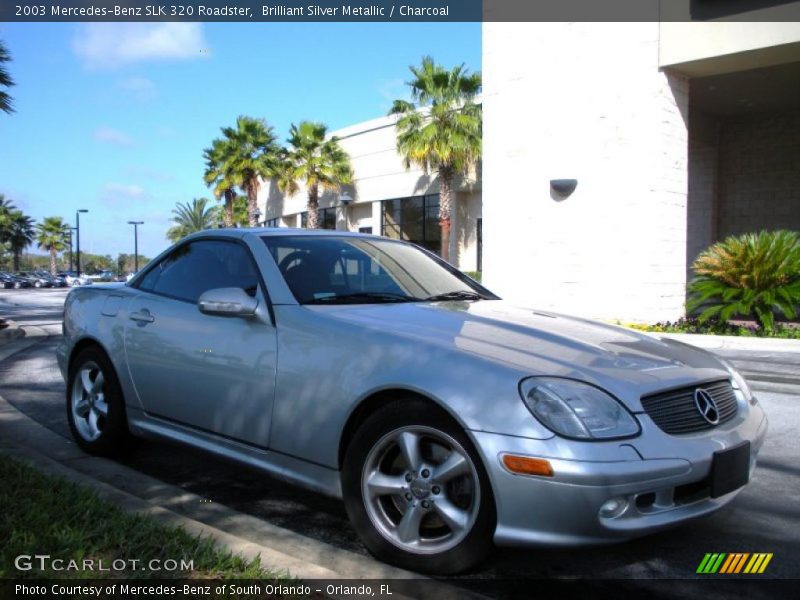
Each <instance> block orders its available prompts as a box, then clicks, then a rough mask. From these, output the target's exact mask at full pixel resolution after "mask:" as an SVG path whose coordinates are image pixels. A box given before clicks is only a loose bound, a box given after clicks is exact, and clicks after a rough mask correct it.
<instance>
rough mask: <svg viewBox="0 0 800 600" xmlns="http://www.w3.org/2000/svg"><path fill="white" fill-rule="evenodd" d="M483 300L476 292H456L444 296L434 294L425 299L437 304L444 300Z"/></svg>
mask: <svg viewBox="0 0 800 600" xmlns="http://www.w3.org/2000/svg"><path fill="white" fill-rule="evenodd" d="M484 299H485V298H484V297H483V296H481V295H480V294H478V293H476V292H470V291H468V290H458V291H455V292H445V293H444V294H436V295H434V296H428V297H427V298H425V300H426V301H428V302H439V301H444V300H484Z"/></svg>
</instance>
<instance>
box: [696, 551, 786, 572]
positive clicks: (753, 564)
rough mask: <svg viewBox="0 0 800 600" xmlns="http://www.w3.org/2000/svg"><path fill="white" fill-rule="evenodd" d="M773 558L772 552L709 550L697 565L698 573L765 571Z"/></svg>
mask: <svg viewBox="0 0 800 600" xmlns="http://www.w3.org/2000/svg"><path fill="white" fill-rule="evenodd" d="M771 560H772V553H771V552H755V553H753V554H751V553H749V552H729V553H726V552H709V553H707V554H706V555H705V556H704V557H703V560H702V561H701V562H700V566H699V567H697V573H701V574H704V575H713V574H714V573H719V574H724V575H735V574H738V573H750V574H757V573H763V572H764V571H765V570H766V568H767V565H768V564H769V561H771Z"/></svg>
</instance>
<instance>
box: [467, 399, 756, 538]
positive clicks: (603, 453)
mask: <svg viewBox="0 0 800 600" xmlns="http://www.w3.org/2000/svg"><path fill="white" fill-rule="evenodd" d="M637 417H638V418H639V421H640V423H641V425H642V434H641V435H640V436H639V437H637V438H634V439H632V440H620V441H614V442H576V441H570V440H565V439H563V438H559V437H553V438H550V439H547V440H532V439H527V438H518V437H511V436H505V435H500V434H494V433H487V432H479V431H472V432H470V433H471V435H472V436H473V439H474V441H475V442H476V447H477V448H478V451H479V452H480V453H481V454H482V458H483V462H484V465H486V466H487V472H488V475H489V479H490V481H491V483H492V488H493V492H494V497H495V504H496V508H497V529H496V530H495V542H496V543H497V544H498V545H501V546H520V545H523V546H531V545H545V546H570V545H584V544H599V543H609V542H615V541H621V540H625V539H630V538H633V537H638V536H642V535H645V534H649V533H652V532H655V531H659V530H661V529H665V528H667V527H671V526H674V525H677V524H680V523H683V522H685V521H688V520H690V519H694V518H696V517H700V516H702V515H706V514H709V513H711V512H714V511H716V510H718V509H720V508H722V507H723V506H724V505H725V504H727V503H728V502H730V501H731V500H733V498H735V497H736V495H737V494H738V493H739V491H741V489H743V488H739V489H738V490H735V491H733V492H731V493H728V494H725V495H724V496H720V497H718V498H712V497H710V495H709V493H708V490H707V488H706V487H705V483H706V481H707V479H708V477H709V474H710V472H711V463H712V457H713V455H714V452H717V451H720V450H726V449H728V448H732V447H734V446H736V445H738V444H741V443H742V442H744V441H749V442H750V465H749V468H750V476H751V478H752V475H753V472H754V469H755V464H756V457H757V455H758V451H759V450H760V448H761V446H762V444H763V442H764V438H765V437H766V432H767V419H766V416H765V415H764V412H763V410H761V407H760V405H758V404H756V405H755V406H753V405H750V404H749V403H746V402H744V401H742V402H741V405H740V413H739V415H738V416H737V417H736V418H735V419H733V420H732V421H730V422H728V423H726V424H724V425H721V426H718V427H717V428H715V429H712V430H709V431H705V432H702V433H698V434H692V435H681V436H672V435H668V434H666V433H664V432H662V431H661V430H660V429H659V428H658V427H657V426H656V425H655V423H653V422H652V421H651V420H650V419H649V417H648V416H647V415H645V414H639V415H637ZM504 454H514V455H523V456H532V457H538V458H546V459H547V460H548V461H550V464H551V465H552V467H553V476H552V477H544V476H528V475H517V474H514V473H511V472H510V471H508V470H507V469H506V468H505V467H504V466H503V464H502V462H501V458H502V456H503V455H504ZM613 499H617V500H618V501H619V504H620V505H621V506H623V507H625V508H624V510H621V511H619V514H614V516H601V507H602V506H603V505H604V503H606V502H608V501H609V500H613Z"/></svg>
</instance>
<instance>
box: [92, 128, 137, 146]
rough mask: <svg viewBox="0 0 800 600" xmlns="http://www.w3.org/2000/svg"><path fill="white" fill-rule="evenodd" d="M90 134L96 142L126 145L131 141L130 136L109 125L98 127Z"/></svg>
mask: <svg viewBox="0 0 800 600" xmlns="http://www.w3.org/2000/svg"><path fill="white" fill-rule="evenodd" d="M92 136H93V137H94V139H95V141H97V142H106V143H108V144H117V145H118V146H127V145H129V144H130V143H131V138H129V137H128V136H127V135H125V134H124V133H122V132H121V131H117V130H116V129H111V127H98V128H97V129H95V130H94V133H93V134H92Z"/></svg>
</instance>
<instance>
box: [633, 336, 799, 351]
mask: <svg viewBox="0 0 800 600" xmlns="http://www.w3.org/2000/svg"><path fill="white" fill-rule="evenodd" d="M641 333H644V334H646V335H650V336H653V337H657V338H669V339H673V340H676V341H678V342H683V343H685V344H691V345H692V346H697V347H698V348H705V349H707V350H722V349H725V350H752V351H754V352H796V353H798V354H800V340H784V339H780V338H759V337H741V336H736V335H704V334H699V333H658V332H653V331H643V332H641Z"/></svg>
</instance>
